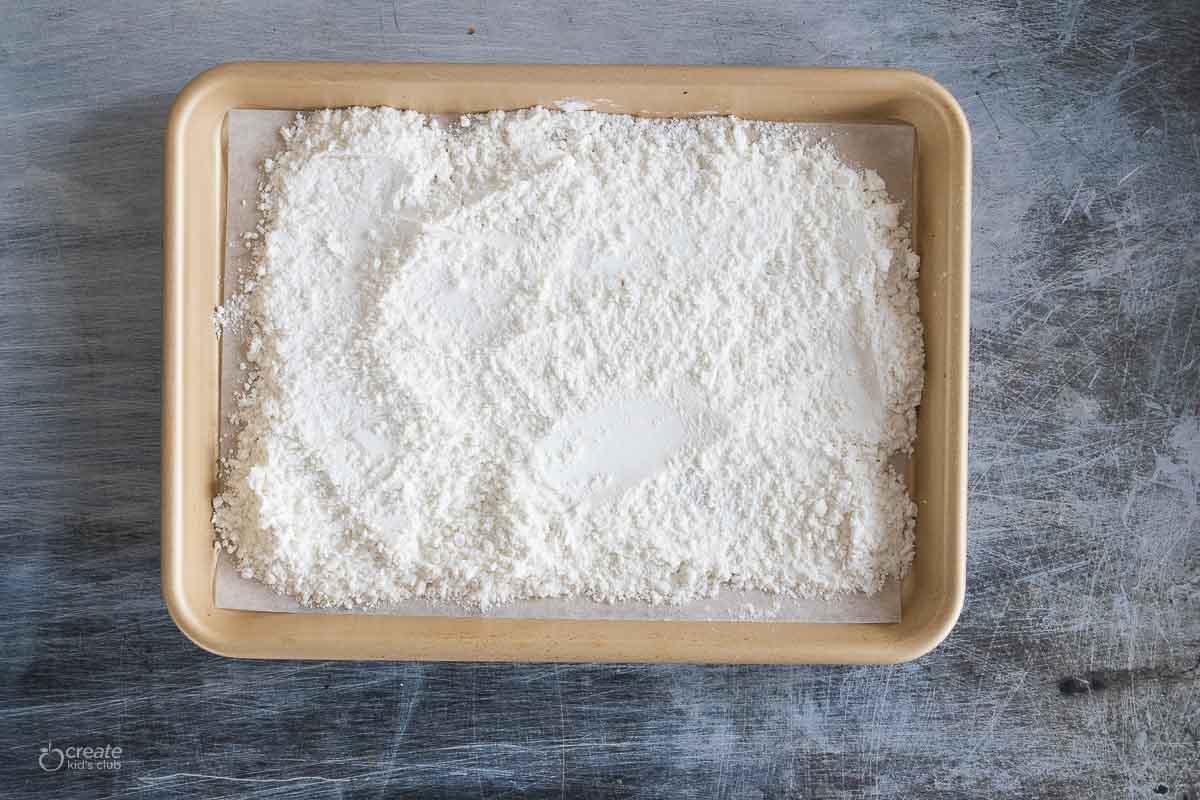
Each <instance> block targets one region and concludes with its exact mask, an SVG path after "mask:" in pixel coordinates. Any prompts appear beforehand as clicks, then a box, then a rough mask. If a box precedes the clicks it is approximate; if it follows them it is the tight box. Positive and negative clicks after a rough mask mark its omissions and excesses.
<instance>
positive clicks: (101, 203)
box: [0, 0, 1200, 800]
mask: <svg viewBox="0 0 1200 800" xmlns="http://www.w3.org/2000/svg"><path fill="white" fill-rule="evenodd" d="M4 6H5V7H4V9H3V15H2V16H0V19H3V20H4V21H3V23H2V24H0V101H2V102H0V117H2V119H3V123H4V124H3V129H4V133H3V137H2V138H0V164H2V169H0V184H2V185H3V197H4V200H3V203H0V264H2V272H0V275H2V281H0V420H2V422H0V477H2V481H0V486H3V492H2V493H0V536H2V537H3V541H4V544H5V552H4V555H3V558H2V559H0V565H2V566H0V576H2V578H3V580H2V581H0V608H2V612H3V615H2V617H0V626H2V627H0V794H5V795H6V796H17V797H47V798H50V797H54V798H64V797H116V796H132V797H153V798H159V797H183V796H188V797H192V796H206V797H227V796H237V795H248V796H258V797H264V798H266V797H271V798H279V797H298V798H299V797H303V798H335V797H336V798H340V797H351V796H360V795H362V796H378V797H384V796H433V797H457V796H462V795H471V796H481V797H513V796H521V795H531V796H545V795H553V796H571V797H617V796H632V797H697V796H703V797H736V798H747V797H786V796H804V797H847V798H849V797H876V796H881V797H882V796H905V797H937V798H958V797H969V796H970V797H995V796H1022V797H1032V796H1037V797H1043V798H1050V797H1072V798H1075V797H1098V798H1108V797H1151V798H1157V797H1169V798H1190V799H1191V800H1197V798H1200V744H1198V737H1200V532H1198V529H1200V507H1198V500H1197V486H1198V484H1200V422H1198V421H1197V414H1198V412H1200V380H1198V374H1200V326H1198V325H1197V317H1198V316H1200V257H1198V256H1197V251H1198V248H1200V233H1198V231H1200V89H1198V87H1200V36H1198V34H1197V31H1198V30H1200V7H1198V6H1197V5H1196V3H1195V2H1194V0H1181V2H1176V3H1162V4H1151V5H1140V4H1137V3H1132V2H1126V1H1125V0H1120V1H1119V2H1111V1H1106V2H1093V3H1085V2H1082V0H1071V2H1063V3H1059V4H1049V3H1046V4H1040V3H1011V2H1000V1H999V0H991V1H984V2H967V3H951V2H944V3H935V4H932V5H929V6H909V5H904V6H898V5H897V4H895V3H893V2H891V0H871V1H870V2H865V3H857V4H851V3H845V2H842V0H820V2H815V3H811V4H804V3H791V2H762V3H749V2H746V3H724V4H719V5H714V4H700V3H690V2H676V1H675V0H670V1H669V2H652V3H650V2H632V3H623V4H619V5H615V4H605V3H584V4H578V5H575V6H573V7H570V8H566V7H564V8H556V7H551V4H536V3H532V2H525V1H521V2H512V3H508V4H499V3H495V4H487V7H485V5H484V4H483V3H482V2H452V3H445V2H443V0H438V2H432V1H430V2H418V3H402V2H397V3H395V4H392V3H389V2H378V1H374V2H366V1H365V0H362V1H360V2H347V3H341V4H338V5H337V6H336V8H334V7H330V8H325V7H323V4H319V3H316V2H311V0H306V1H305V2H299V3H292V4H284V3H262V4H239V3H232V2H194V3H160V2H151V1H150V0H137V1H136V2H126V3H120V4H110V3H105V2H85V3H58V2H48V1H47V0H34V2H24V3H14V2H5V3H4ZM501 6H503V7H501ZM247 57H255V58H323V59H390V60H478V61H546V62H672V63H676V62H677V63H751V64H861V65H880V66H906V67H913V68H916V69H918V70H922V71H924V72H927V73H929V74H931V75H933V76H935V77H936V78H938V79H939V80H941V81H943V82H944V83H945V84H946V85H947V86H948V87H949V88H950V89H951V90H952V91H953V92H954V93H955V94H956V95H957V96H958V97H959V98H960V99H961V101H962V103H963V106H964V107H965V109H966V111H967V114H968V116H969V117H970V120H971V124H972V128H973V130H974V136H975V153H976V184H975V186H976V203H975V237H976V238H975V256H974V292H973V297H972V314H973V319H972V336H973V343H972V378H973V386H972V392H971V403H972V415H973V417H972V434H971V462H970V463H971V467H970V485H971V495H970V497H971V511H970V578H969V582H968V597H967V605H966V610H965V612H964V614H963V617H962V621H961V622H960V623H959V626H958V628H957V629H956V630H955V632H954V633H953V634H952V635H951V636H950V638H949V640H948V641H947V642H946V643H945V644H944V645H943V646H942V647H940V648H939V649H938V650H936V651H935V652H934V653H932V654H931V655H929V656H927V657H925V658H923V659H921V660H919V661H917V662H916V663H912V664H907V665H903V666H896V667H889V668H861V667H859V668H819V669H809V668H761V667H739V668H720V667H706V668H702V667H678V666H657V667H645V666H596V665H584V666H560V667H555V666H545V665H524V666H522V665H482V666H473V665H437V664H397V665H392V664H361V665H359V664H324V663H263V662H234V661H227V660H224V659H220V658H216V657H214V656H210V655H207V654H205V653H203V652H201V651H199V650H198V649H196V648H195V647H194V646H192V645H191V644H190V643H188V642H187V641H185V640H184V639H183V637H182V636H181V635H180V634H179V633H178V632H177V631H176V629H175V627H174V626H173V625H172V623H171V622H170V620H169V619H168V618H167V615H166V612H165V610H164V608H163V604H162V602H161V601H160V599H159V576H158V508H159V505H158V504H159V497H158V490H159V487H158V420H159V389H158V383H159V354H160V348H159V336H160V330H159V328H160V314H159V301H160V287H161V285H160V277H159V270H160V242H159V222H160V216H159V210H160V205H161V196H160V195H161V189H160V182H161V178H162V167H161V163H162V142H163V125H164V122H165V120H166V115H167V108H168V105H169V104H170V102H171V98H172V96H173V95H174V93H175V92H177V91H178V90H179V88H180V87H181V86H182V85H183V84H184V83H185V82H186V81H187V79H188V78H190V77H191V76H192V75H194V74H195V73H197V72H198V71H200V70H201V69H203V68H205V67H207V66H210V65H212V64H214V63H217V62H220V61H225V60H230V59H235V58H247ZM84 747H93V748H94V749H93V750H92V751H88V752H90V754H91V755H90V757H89V756H88V755H87V753H85V752H84V751H83V750H82V748H84ZM116 747H119V748H121V750H120V753H119V754H117V753H116V752H115V750H114V749H113V748H116ZM42 748H45V751H44V752H43V751H42ZM105 748H107V751H106V750H105ZM85 762H86V763H90V764H91V765H92V769H90V770H89V769H86V768H81V769H75V768H73V767H85ZM60 764H61V765H62V766H61V767H60V766H59V765H60ZM117 764H119V767H120V768H119V770H117V769H114V768H113V767H114V766H115V765H117Z"/></svg>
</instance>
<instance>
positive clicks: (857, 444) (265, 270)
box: [213, 109, 923, 606]
mask: <svg viewBox="0 0 1200 800" xmlns="http://www.w3.org/2000/svg"><path fill="white" fill-rule="evenodd" d="M284 138H285V140H286V146H285V149H284V150H283V152H281V153H280V154H279V155H278V156H277V157H276V158H274V159H273V160H269V161H267V162H266V163H265V165H264V170H265V179H264V183H263V186H262V195H261V201H260V206H259V209H260V212H261V214H262V221H261V223H260V225H259V229H258V231H256V232H252V233H250V234H247V236H248V241H249V243H250V244H251V246H252V260H251V264H250V266H249V267H248V268H247V269H246V270H244V271H243V280H242V293H241V295H239V297H238V298H236V300H235V301H234V302H233V303H230V304H228V305H227V306H226V307H225V308H224V309H221V310H220V311H219V314H218V322H219V323H220V324H221V325H225V326H229V325H236V326H239V329H240V330H241V329H244V331H245V338H246V341H247V345H246V348H245V356H244V357H245V360H246V362H248V368H249V371H248V374H249V379H248V382H247V384H246V387H245V392H244V394H243V395H242V396H241V398H240V400H239V405H240V408H239V411H238V416H237V418H236V420H235V421H237V422H238V423H239V424H240V426H241V428H240V430H239V433H238V437H237V442H236V446H235V447H234V448H233V452H232V453H231V454H230V455H229V457H228V458H227V459H225V461H224V463H223V464H222V487H223V488H222V493H221V494H220V495H219V496H218V497H217V498H216V499H215V500H214V503H213V505H214V517H213V519H214V523H215V525H216V528H217V531H218V534H219V537H220V540H221V543H222V544H223V545H224V547H225V548H226V549H227V550H228V552H229V553H230V554H231V555H232V558H233V559H234V561H235V562H236V563H237V564H238V566H239V567H240V568H241V570H242V573H243V575H244V576H245V577H248V578H249V577H253V578H257V579H259V580H261V581H264V582H265V583H267V584H268V585H270V586H271V587H273V588H274V589H275V590H276V591H279V592H282V593H286V594H289V595H292V596H295V597H297V598H298V599H299V600H301V601H302V602H304V603H307V604H315V605H373V604H377V603H390V602H396V601H400V600H405V599H410V598H413V597H424V598H429V599H441V600H453V601H457V602H462V603H467V604H473V605H475V604H477V605H483V606H488V605H492V604H496V603H503V602H506V601H510V600H514V599H518V598H531V597H551V596H564V595H565V596H571V595H584V596H587V597H591V598H593V599H597V600H604V601H609V600H620V599H638V600H645V601H649V602H655V603H661V602H671V603H680V602H686V601H688V600H692V599H695V598H697V597H701V596H712V595H714V594H716V593H717V592H718V591H720V590H721V589H722V587H730V588H735V589H759V590H764V591H767V592H773V593H779V594H790V595H799V596H816V595H830V594H835V593H840V592H851V591H867V592H872V591H876V590H878V589H879V588H880V586H881V585H882V584H883V582H884V581H885V580H886V579H887V578H888V577H890V576H897V575H900V574H902V573H903V571H904V570H905V569H906V568H907V565H908V563H909V561H910V560H911V557H912V531H913V517H914V512H915V509H914V506H913V504H912V503H911V502H910V500H909V499H908V497H907V494H906V493H905V489H904V486H903V482H902V481H901V479H900V478H899V477H898V476H897V475H896V474H895V472H894V471H893V470H892V468H891V467H890V466H889V465H888V461H889V459H890V458H891V456H892V455H893V454H895V453H897V452H900V453H907V452H909V451H910V450H911V445H912V442H913V437H914V433H915V406H916V404H917V403H918V402H919V399H920V393H921V380H922V364H923V352H922V346H921V329H920V323H919V321H918V318H917V316H916V311H917V297H916V289H915V283H914V279H915V277H916V272H917V258H916V256H914V255H913V254H912V253H911V252H910V250H909V242H908V234H907V231H906V230H905V229H904V228H903V227H902V226H900V224H899V222H898V211H899V209H898V207H897V206H896V205H894V204H891V203H890V202H889V200H888V198H887V195H886V192H885V188H884V186H883V182H882V181H881V180H880V179H879V177H878V176H877V175H875V174H874V173H866V174H860V173H856V172H855V171H853V170H851V169H849V168H848V167H846V166H845V165H843V164H842V163H841V162H839V161H838V160H837V158H836V156H835V155H834V154H833V153H832V152H831V151H830V150H829V149H827V148H825V147H822V146H819V145H814V144H813V143H811V142H805V141H804V139H803V137H802V135H801V134H800V132H799V131H798V130H797V129H796V128H794V127H791V126H788V125H783V124H776V123H755V122H743V121H737V120H730V119H716V118H714V119H704V120H696V121H672V122H665V121H646V120H635V119H632V118H629V117H619V116H611V115H602V114H593V113H590V112H574V113H569V114H564V113H558V112H550V111H545V110H540V109H537V110H533V111H528V112H518V113H508V114H505V113H503V112H496V113H493V114H488V115H479V116H472V117H465V118H462V119H461V120H457V121H454V122H451V123H439V122H438V121H436V120H432V119H430V118H429V117H426V116H422V115H419V114H416V113H412V112H401V111H396V110H391V109H377V110H367V109H353V110H347V111H323V112H315V113H312V114H309V115H305V116H303V117H298V118H297V121H296V123H295V125H294V126H293V127H291V128H290V129H288V130H286V131H285V132H284Z"/></svg>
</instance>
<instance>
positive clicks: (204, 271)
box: [162, 63, 971, 663]
mask: <svg viewBox="0 0 1200 800" xmlns="http://www.w3.org/2000/svg"><path fill="white" fill-rule="evenodd" d="M564 98H581V99H589V98H605V99H606V102H605V103H603V104H598V106H597V107H598V108H600V109H601V110H605V111H613V112H625V113H632V114H638V115H644V116H659V117H672V116H685V115H696V114H736V115H737V116H740V117H745V118H748V119H770V120H785V121H806V122H873V121H891V122H906V123H908V124H910V125H912V126H913V127H914V128H915V129H916V134H917V136H916V139H917V148H918V152H917V175H916V187H915V197H916V204H917V213H918V214H919V219H920V230H919V231H918V232H917V237H916V245H917V250H918V252H919V253H920V255H921V258H922V269H921V278H920V295H921V316H922V319H923V320H924V323H925V337H926V339H925V345H926V358H927V361H926V380H925V396H924V400H923V402H922V404H921V409H920V418H919V440H918V443H917V448H916V453H915V456H914V460H913V467H914V479H915V484H914V490H915V496H916V500H917V503H918V507H919V513H918V519H917V551H916V560H915V561H914V563H913V568H912V571H911V573H910V575H909V577H908V578H907V579H906V580H905V582H904V592H903V615H902V621H901V622H899V623H897V624H801V623H772V622H676V621H671V622H666V621H664V622H653V621H627V620H620V621H617V620H611V621H606V620H515V619H480V618H442V617H389V616H372V615H360V614H355V615H348V614H345V615H340V614H281V613H270V612H257V611H231V610H226V609H220V608H216V607H215V605H214V591H213V574H214V565H215V555H214V551H213V544H212V542H213V530H212V525H211V522H210V516H211V498H212V496H213V490H214V487H215V485H216V479H217V475H216V460H217V431H218V407H217V401H218V370H219V360H220V359H219V345H218V341H217V338H216V337H215V336H214V335H213V327H212V321H211V317H212V312H213V308H214V307H215V306H216V305H217V304H218V302H219V298H220V296H221V295H220V291H221V280H220V277H221V272H222V254H223V252H224V247H223V242H222V221H223V220H224V219H225V208H224V203H225V196H224V194H225V192H224V188H225V168H224V150H223V143H222V127H223V124H224V121H225V116H226V112H228V111H229V110H230V109H234V108H296V109H306V108H322V107H330V106H352V105H363V106H380V105H387V106H396V107H400V108H412V109H416V110H418V111H425V112H470V111H486V110H491V109H513V108H521V107H525V106H532V105H538V104H543V105H551V104H553V103H554V102H555V101H558V100H562V99H564ZM165 197H166V211H165V215H164V220H163V235H164V251H165V264H164V288H163V428H162V493H163V520H162V523H163V529H162V541H163V549H162V580H163V596H164V597H165V599H166V602H167V607H168V608H169V609H170V612H171V616H172V617H173V618H174V619H175V622H176V624H177V625H179V628H180V630H182V631H183V632H184V633H185V634H187V635H188V636H189V637H190V638H191V639H192V640H193V641H194V642H196V643H197V644H198V645H200V646H201V647H204V648H206V649H208V650H211V651H213V652H215V653H220V654H223V655H228V656H238V657H244V658H313V659H440V660H468V661H473V660H480V661H482V660H489V661H501V660H502V661H693V662H774V663H805V662H807V663H872V662H880V663H882V662H896V661H904V660H906V659H911V658H915V657H917V656H919V655H921V654H922V653H925V652H927V651H928V650H930V649H932V648H933V647H934V646H935V645H937V644H938V642H940V641H941V640H942V639H943V638H944V637H945V636H946V634H947V633H948V632H949V631H950V629H951V627H953V625H954V623H955V620H956V619H957V617H958V614H959V611H960V609H961V608H962V602H963V590H964V584H965V571H966V564H965V545H966V541H965V539H966V531H965V528H966V448H967V331H968V325H967V312H968V281H969V263H970V259H969V236H970V208H971V147H970V139H969V133H968V131H967V123H966V120H965V119H964V117H963V114H962V111H961V109H960V108H959V107H958V105H957V103H955V101H954V99H953V98H952V97H951V96H950V94H949V93H947V91H946V90H945V89H943V88H942V87H941V86H940V85H938V84H937V83H935V82H934V81H932V80H930V79H929V78H926V77H924V76H922V75H919V74H916V73H913V72H904V71H894V70H873V69H803V68H801V69H776V68H757V67H663V66H657V67H646V66H497V65H448V64H338V63H239V64H226V65H224V66H220V67H217V68H215V69H212V70H209V71H208V72H205V73H203V74H202V75H200V76H199V77H197V78H196V79H195V80H193V81H192V82H191V83H189V84H188V85H187V87H186V88H185V89H184V90H183V91H182V92H180V94H179V97H178V98H177V99H176V101H175V105H174V107H173V108H172V110H171V118H170V124H169V127H168V131H167V145H166V187H165Z"/></svg>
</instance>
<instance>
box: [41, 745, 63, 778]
mask: <svg viewBox="0 0 1200 800" xmlns="http://www.w3.org/2000/svg"><path fill="white" fill-rule="evenodd" d="M53 745H54V742H46V746H45V747H43V748H40V749H41V751H42V752H41V755H39V756H38V766H39V767H41V768H42V771H43V772H58V771H59V770H60V769H62V768H63V764H65V763H66V761H67V757H66V756H65V755H63V751H62V750H59V749H58V748H57V747H54V746H53Z"/></svg>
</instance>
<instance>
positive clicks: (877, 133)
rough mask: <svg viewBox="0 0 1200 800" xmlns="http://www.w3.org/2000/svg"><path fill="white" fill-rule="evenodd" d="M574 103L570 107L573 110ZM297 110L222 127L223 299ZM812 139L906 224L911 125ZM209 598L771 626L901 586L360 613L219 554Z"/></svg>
mask: <svg viewBox="0 0 1200 800" xmlns="http://www.w3.org/2000/svg"><path fill="white" fill-rule="evenodd" d="M576 107H578V105H576V106H572V108H576ZM294 115H295V112H294V111H250V110H234V111H231V112H230V113H229V118H228V120H227V134H228V146H227V150H226V153H227V164H228V181H227V184H226V187H227V188H226V208H227V211H226V227H225V240H226V248H225V264H224V280H223V287H222V292H223V297H224V299H225V300H228V299H229V297H230V296H231V295H232V294H234V293H236V291H237V283H238V281H237V269H238V267H239V266H241V265H244V264H245V263H246V261H247V251H246V247H245V243H244V242H243V241H242V239H241V234H243V233H245V232H247V231H252V230H254V226H255V223H256V221H257V217H258V211H257V209H256V208H255V206H256V205H257V199H258V180H259V166H260V165H261V163H262V161H263V159H264V158H267V157H269V156H271V155H273V154H274V153H275V152H276V151H278V150H279V149H280V147H281V146H282V140H281V139H280V137H279V129H280V128H281V127H283V126H284V125H286V124H288V123H289V122H290V120H291V119H292V117H293V116H294ZM804 127H805V128H806V129H807V130H808V131H810V132H811V134H812V136H813V137H814V138H817V139H822V140H825V141H828V142H829V143H831V144H832V145H834V146H835V147H836V148H837V149H838V151H839V153H840V154H841V156H842V158H843V160H845V161H846V162H847V163H850V164H853V165H856V166H859V167H862V168H866V169H873V170H875V171H876V172H878V173H879V174H880V175H881V176H882V177H883V179H884V181H885V182H886V183H887V188H888V191H889V193H890V194H891V195H892V197H893V198H894V199H895V200H898V201H900V202H902V203H904V214H903V217H904V218H905V221H906V222H911V214H910V210H911V206H912V190H913V166H914V164H913V158H914V153H915V144H916V139H915V132H914V130H913V129H912V128H911V127H909V126H907V125H883V124H853V125H804ZM241 350H242V342H241V341H240V339H239V338H238V337H236V336H234V335H228V334H227V335H225V336H224V337H223V338H222V343H221V398H220V404H221V440H220V452H221V453H222V454H224V453H225V452H226V449H227V448H230V447H232V446H233V444H234V436H235V434H236V430H235V428H234V426H233V425H231V424H230V422H229V420H228V411H229V409H230V408H232V407H233V393H234V390H235V389H236V388H237V386H238V385H239V384H240V383H241V370H240V369H239V364H240V362H241V361H242V358H241V357H240V354H241ZM214 581H215V586H214V590H215V597H216V605H217V607H219V608H229V609H243V610H253V611H276V612H298V611H303V612H307V613H313V612H318V613H340V614H345V613H355V614H392V615H401V616H459V617H461V616H470V617H504V618H514V617H516V618H543V619H546V618H557V619H673V620H751V621H753V620H762V621H771V622H785V621H786V622H898V621H899V620H900V584H899V582H898V581H895V580H893V581H891V582H890V583H888V584H887V585H886V586H885V587H884V589H883V590H882V591H880V592H879V593H877V594H874V595H864V594H856V595H847V596H841V597H838V598H835V599H831V600H819V599H813V600H800V599H794V598H780V597H775V596H773V595H767V594H764V593H762V592H734V591H726V592H723V593H722V594H721V595H720V596H719V597H717V598H714V599H711V600H698V601H695V602H693V603H689V604H686V605H682V606H653V605H649V604H647V603H617V604H607V603H595V602H592V601H588V600H580V599H554V600H531V601H524V602H519V603H512V604H509V605H505V606H503V607H499V608H494V609H490V610H488V611H486V612H480V611H479V610H475V609H467V608H463V607H462V606H458V605H454V604H449V603H434V602H427V601H419V600H414V601H409V602H405V603H400V604H397V605H394V606H384V607H379V608H375V609H370V610H363V609H311V608H306V607H304V606H301V605H300V604H299V603H297V602H295V601H294V600H292V599H290V598H287V597H282V596H280V595H277V594H275V593H274V592H273V591H271V590H270V589H269V588H267V587H266V586H265V585H263V584H260V583H258V582H257V581H253V580H247V579H245V578H242V577H241V575H239V574H238V572H237V570H236V569H235V568H234V566H233V564H232V562H231V560H230V559H229V558H228V557H227V556H226V555H225V554H224V553H221V554H220V555H219V556H218V559H217V565H216V571H215V577H214Z"/></svg>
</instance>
